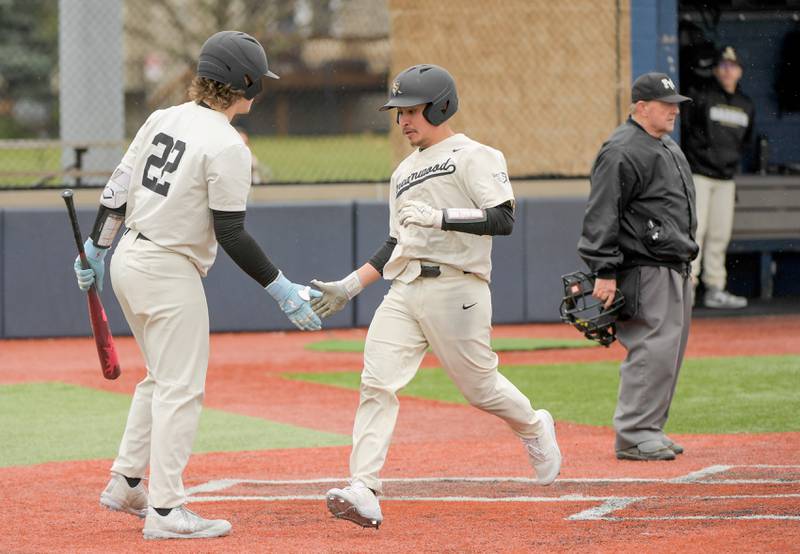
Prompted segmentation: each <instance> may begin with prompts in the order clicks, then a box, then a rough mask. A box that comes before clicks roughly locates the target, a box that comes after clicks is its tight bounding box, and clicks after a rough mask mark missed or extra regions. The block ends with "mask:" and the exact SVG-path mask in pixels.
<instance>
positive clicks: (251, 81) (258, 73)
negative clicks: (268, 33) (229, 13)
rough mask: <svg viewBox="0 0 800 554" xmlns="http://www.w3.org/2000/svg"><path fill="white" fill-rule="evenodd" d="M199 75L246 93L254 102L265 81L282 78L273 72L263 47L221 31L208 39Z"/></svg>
mask: <svg viewBox="0 0 800 554" xmlns="http://www.w3.org/2000/svg"><path fill="white" fill-rule="evenodd" d="M197 74H198V75H199V76H200V77H205V78H207V79H211V80H212V81H217V82H219V83H224V84H226V85H231V88H233V89H236V90H243V91H244V97H245V98H247V99H248V100H250V99H251V98H255V96H256V95H257V94H258V93H259V92H261V87H262V82H261V81H262V79H263V78H264V77H270V78H272V79H280V77H278V76H277V75H275V74H274V73H273V72H272V71H270V70H269V64H268V63H267V54H266V52H264V48H263V47H262V46H261V44H260V43H259V42H258V41H257V40H256V39H254V38H253V37H251V36H250V35H248V34H247V33H242V32H239V31H220V32H219V33H216V34H214V35H211V37H209V38H208V40H206V42H205V44H203V48H202V49H201V50H200V58H199V59H198V60H197Z"/></svg>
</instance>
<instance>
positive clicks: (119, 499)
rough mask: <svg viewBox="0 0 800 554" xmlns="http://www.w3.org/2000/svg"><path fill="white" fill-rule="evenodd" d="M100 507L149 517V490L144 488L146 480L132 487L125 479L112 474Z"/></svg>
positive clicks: (101, 495) (102, 495) (101, 494)
mask: <svg viewBox="0 0 800 554" xmlns="http://www.w3.org/2000/svg"><path fill="white" fill-rule="evenodd" d="M100 505H101V506H103V507H104V508H108V509H109V510H113V511H115V512H125V513H126V514H131V515H134V516H137V517H140V518H144V516H145V515H147V489H146V488H144V480H141V481H139V483H138V484H137V485H136V486H135V487H131V486H130V485H128V482H127V481H126V480H125V477H123V476H122V475H120V474H118V473H112V474H111V479H110V480H109V481H108V485H106V488H105V489H104V490H103V492H101V493H100Z"/></svg>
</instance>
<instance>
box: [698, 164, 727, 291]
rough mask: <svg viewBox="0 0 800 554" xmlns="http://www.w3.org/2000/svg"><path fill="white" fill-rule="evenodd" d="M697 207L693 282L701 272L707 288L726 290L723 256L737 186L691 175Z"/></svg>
mask: <svg viewBox="0 0 800 554" xmlns="http://www.w3.org/2000/svg"><path fill="white" fill-rule="evenodd" d="M692 179H693V180H694V189H695V197H696V201H695V205H696V207H697V233H696V236H695V241H696V242H697V245H698V246H699V247H700V251H699V252H698V254H697V258H695V260H694V261H693V262H692V282H693V283H697V279H698V276H699V275H700V269H701V267H702V270H703V275H702V279H703V284H704V285H705V286H706V287H707V288H709V287H710V288H715V289H718V290H726V289H727V281H728V272H727V270H726V269H725V256H726V251H727V250H728V243H729V242H730V240H731V231H732V229H733V212H734V208H735V203H736V185H735V184H734V182H733V181H732V180H731V181H722V180H719V179H710V178H708V177H703V176H702V175H692Z"/></svg>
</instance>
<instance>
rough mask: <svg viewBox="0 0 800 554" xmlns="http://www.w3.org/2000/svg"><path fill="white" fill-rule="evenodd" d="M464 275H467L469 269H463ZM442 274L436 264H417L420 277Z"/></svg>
mask: <svg viewBox="0 0 800 554" xmlns="http://www.w3.org/2000/svg"><path fill="white" fill-rule="evenodd" d="M463 273H464V275H469V274H470V273H472V272H471V271H464V272H463ZM441 274H442V269H441V268H440V267H439V266H438V265H421V266H419V276H420V277H438V276H439V275H441Z"/></svg>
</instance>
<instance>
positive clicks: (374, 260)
mask: <svg viewBox="0 0 800 554" xmlns="http://www.w3.org/2000/svg"><path fill="white" fill-rule="evenodd" d="M395 246H397V239H396V238H394V237H392V236H390V237H389V238H388V239H386V242H384V243H383V244H382V245H381V247H380V248H378V250H376V251H375V253H374V254H373V255H372V257H371V258H370V259H369V261H368V263H369V265H371V266H372V267H374V268H375V269H377V270H378V273H380V274H381V275H383V266H385V265H386V262H388V261H389V258H391V257H392V252H394V247H395Z"/></svg>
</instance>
